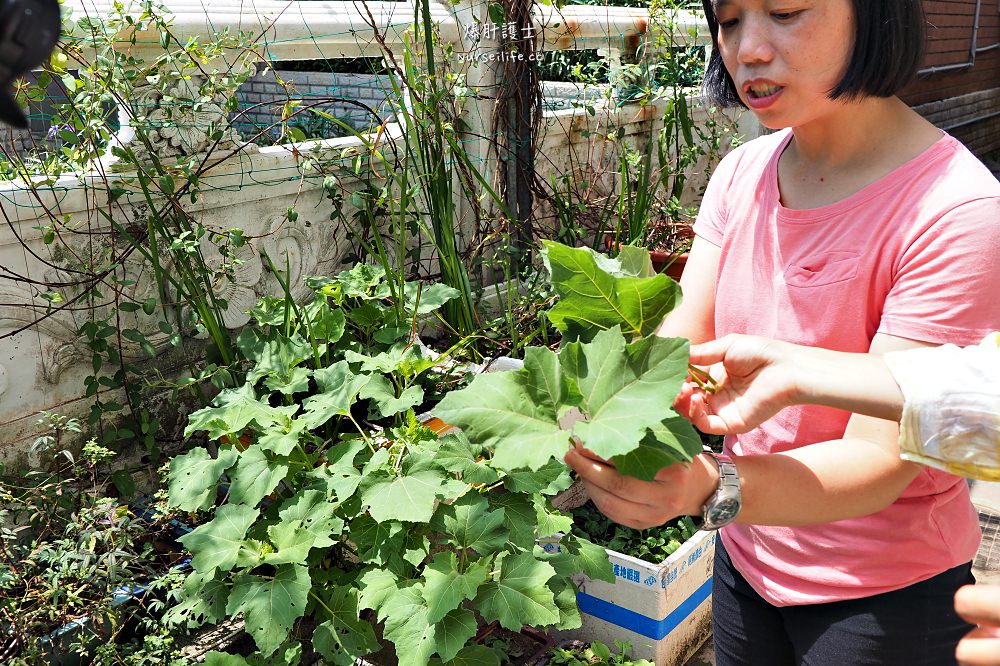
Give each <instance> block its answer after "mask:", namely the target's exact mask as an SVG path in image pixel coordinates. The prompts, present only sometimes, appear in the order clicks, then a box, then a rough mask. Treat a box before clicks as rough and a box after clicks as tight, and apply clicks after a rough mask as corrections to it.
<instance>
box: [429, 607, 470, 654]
mask: <svg viewBox="0 0 1000 666" xmlns="http://www.w3.org/2000/svg"><path fill="white" fill-rule="evenodd" d="M477 629H478V627H477V626H476V616H475V615H474V614H473V613H472V611H469V610H466V609H464V608H456V609H455V610H453V611H451V612H450V613H448V614H447V615H445V616H444V617H443V618H442V619H441V621H440V622H438V623H437V625H436V626H435V627H434V637H435V639H436V640H437V652H438V654H439V655H440V656H441V659H443V660H445V661H450V660H451V659H453V658H454V657H455V656H456V655H457V654H458V653H459V652H461V650H462V648H464V647H465V644H466V643H468V642H469V639H470V638H472V637H473V636H475V635H476V630H477Z"/></svg>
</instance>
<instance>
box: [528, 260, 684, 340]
mask: <svg viewBox="0 0 1000 666" xmlns="http://www.w3.org/2000/svg"><path fill="white" fill-rule="evenodd" d="M542 245H543V250H542V254H543V257H544V259H545V261H546V264H547V265H548V267H549V271H550V275H551V282H552V287H553V289H554V290H555V291H556V293H557V294H558V295H559V302H558V303H556V305H555V307H553V308H552V309H551V310H549V313H548V318H549V321H551V322H552V324H553V325H554V326H555V327H556V328H558V329H559V330H561V331H569V330H574V331H581V332H582V333H583V339H584V340H587V339H589V336H590V335H593V334H594V333H596V332H598V331H601V330H605V329H609V328H613V327H615V326H619V327H621V329H622V331H623V332H624V334H625V335H626V336H627V337H629V338H633V337H638V336H644V335H648V334H649V333H652V332H653V331H654V330H656V328H657V326H659V324H660V322H661V321H662V320H663V318H664V317H665V316H666V315H667V313H669V312H670V311H671V310H673V309H674V307H676V305H677V303H679V302H680V288H679V287H678V286H677V283H675V282H674V281H673V280H671V279H670V278H668V277H667V276H666V275H655V276H652V277H632V276H629V275H627V274H626V271H628V270H629V269H631V271H630V272H634V267H631V266H630V267H628V268H627V269H626V271H623V270H622V266H621V263H620V262H615V260H612V259H608V258H607V257H603V256H601V255H599V254H598V253H596V252H594V251H593V250H591V249H589V248H571V247H568V246H566V245H562V244H560V243H555V242H552V241H542Z"/></svg>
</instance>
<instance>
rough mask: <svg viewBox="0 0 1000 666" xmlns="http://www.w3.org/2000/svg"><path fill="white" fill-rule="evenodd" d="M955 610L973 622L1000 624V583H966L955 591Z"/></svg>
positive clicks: (966, 619) (964, 618)
mask: <svg viewBox="0 0 1000 666" xmlns="http://www.w3.org/2000/svg"><path fill="white" fill-rule="evenodd" d="M955 612H956V613H958V614H959V615H960V616H961V617H962V619H963V620H965V621H966V622H969V623H971V624H985V625H990V626H994V627H997V626H1000V585H983V584H979V585H966V586H964V587H962V588H959V590H958V592H956V593H955Z"/></svg>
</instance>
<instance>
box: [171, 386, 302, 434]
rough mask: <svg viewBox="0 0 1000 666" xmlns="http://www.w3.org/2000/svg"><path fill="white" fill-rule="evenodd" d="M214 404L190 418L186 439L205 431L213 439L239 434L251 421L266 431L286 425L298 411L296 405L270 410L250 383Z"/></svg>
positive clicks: (228, 390) (185, 431)
mask: <svg viewBox="0 0 1000 666" xmlns="http://www.w3.org/2000/svg"><path fill="white" fill-rule="evenodd" d="M213 403H214V405H215V406H214V407H205V408H203V409H199V410H198V411H196V412H195V413H193V414H191V416H190V417H188V425H187V427H186V428H185V429H184V436H185V437H190V436H191V435H192V434H193V433H195V432H198V431H199V430H204V431H206V432H207V433H208V436H209V437H211V438H213V439H218V438H219V437H222V436H224V435H230V434H233V433H235V434H240V433H242V432H243V430H244V429H246V427H247V426H248V425H250V422H251V421H252V422H254V423H256V424H257V426H258V427H259V428H261V429H266V428H267V427H268V426H270V425H271V424H273V423H286V422H287V421H288V419H290V418H291V417H292V416H293V415H294V414H295V412H296V411H298V406H297V405H290V406H287V407H271V406H270V405H268V404H267V403H266V402H261V401H260V400H258V399H257V395H256V393H255V392H254V388H253V385H252V384H250V383H249V382H247V383H246V384H244V385H243V386H241V387H239V388H235V389H226V390H225V391H222V392H221V393H219V395H217V396H216V397H215V400H214V401H213Z"/></svg>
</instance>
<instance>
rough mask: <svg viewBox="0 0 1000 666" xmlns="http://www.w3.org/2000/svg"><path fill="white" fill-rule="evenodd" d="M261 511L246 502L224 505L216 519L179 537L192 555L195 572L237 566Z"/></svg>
mask: <svg viewBox="0 0 1000 666" xmlns="http://www.w3.org/2000/svg"><path fill="white" fill-rule="evenodd" d="M257 516H258V510H257V509H256V508H254V507H251V506H247V505H245V504H224V505H223V506H220V507H219V508H218V509H216V511H215V518H213V519H212V520H211V521H210V522H207V523H205V524H204V525H199V526H198V527H196V528H194V529H193V530H192V531H190V532H188V533H187V534H185V535H184V536H182V537H180V538H179V539H178V541H180V542H181V544H183V546H184V547H185V548H186V549H188V550H189V551H190V552H191V553H192V555H193V557H192V558H191V566H192V567H194V569H195V571H202V572H209V571H212V570H214V569H221V570H222V571H229V570H230V569H232V568H233V567H234V566H235V565H236V558H237V556H238V555H239V552H240V547H241V546H242V545H243V539H244V537H245V536H246V533H247V530H248V529H250V526H251V525H253V524H254V522H256V520H257Z"/></svg>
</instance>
